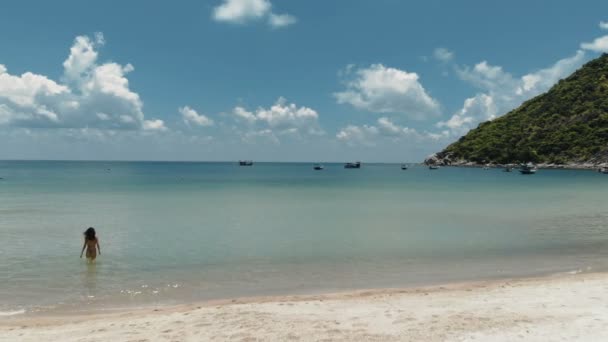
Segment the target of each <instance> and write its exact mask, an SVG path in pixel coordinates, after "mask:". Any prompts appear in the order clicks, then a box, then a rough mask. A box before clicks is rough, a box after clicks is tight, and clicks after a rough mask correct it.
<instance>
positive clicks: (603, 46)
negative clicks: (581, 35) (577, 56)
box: [581, 21, 608, 52]
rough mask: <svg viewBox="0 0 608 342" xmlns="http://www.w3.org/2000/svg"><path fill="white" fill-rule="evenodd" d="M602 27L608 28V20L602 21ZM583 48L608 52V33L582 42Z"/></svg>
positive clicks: (603, 28)
mask: <svg viewBox="0 0 608 342" xmlns="http://www.w3.org/2000/svg"><path fill="white" fill-rule="evenodd" d="M599 26H600V29H602V30H608V22H605V21H600V25H599ZM581 49H584V50H590V51H594V52H608V35H606V36H602V37H598V38H595V39H594V40H593V41H592V42H587V43H582V44H581Z"/></svg>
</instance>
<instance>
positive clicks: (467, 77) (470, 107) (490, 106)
mask: <svg viewBox="0 0 608 342" xmlns="http://www.w3.org/2000/svg"><path fill="white" fill-rule="evenodd" d="M584 58H585V53H584V52H583V51H582V50H579V51H577V52H576V54H574V55H573V56H571V57H567V58H564V59H561V60H559V61H557V62H556V63H555V64H553V65H552V66H550V67H548V68H545V69H540V70H538V71H535V72H532V73H529V74H526V75H523V76H521V77H519V78H517V77H514V76H513V75H511V74H510V73H508V72H505V71H504V70H503V68H502V67H500V66H493V65H490V64H488V62H486V61H482V62H480V63H478V64H477V65H475V66H474V67H473V68H470V67H465V68H461V69H457V74H458V75H459V76H460V78H461V79H462V80H464V81H467V82H469V83H471V84H473V85H474V86H476V87H477V88H479V89H480V90H482V91H483V92H481V93H478V94H477V95H475V96H474V97H470V98H467V99H466V100H465V101H464V105H463V107H462V108H461V109H460V110H458V111H457V112H456V113H454V115H453V116H452V117H451V118H450V119H448V120H446V121H441V122H438V123H437V124H436V126H437V127H439V128H445V129H449V131H450V133H451V134H452V135H453V136H460V135H463V134H465V133H466V132H468V131H469V130H470V129H471V128H474V127H476V126H477V125H478V124H479V123H480V122H483V121H487V120H492V119H494V118H496V117H498V116H500V115H503V114H505V113H506V112H508V111H510V110H512V109H514V108H516V107H517V106H519V105H520V104H521V103H522V102H523V101H525V100H527V99H529V98H532V97H534V96H536V95H539V94H541V93H543V92H545V91H547V90H549V88H551V87H552V86H553V85H554V84H555V83H557V81H559V80H560V79H562V78H564V77H566V76H568V75H570V74H571V73H572V72H574V71H575V70H576V69H577V68H578V67H580V66H581V65H582V63H583V61H584Z"/></svg>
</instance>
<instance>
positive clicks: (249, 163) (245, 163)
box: [239, 160, 253, 166]
mask: <svg viewBox="0 0 608 342" xmlns="http://www.w3.org/2000/svg"><path fill="white" fill-rule="evenodd" d="M239 165H240V166H252V165H253V161H252V160H239Z"/></svg>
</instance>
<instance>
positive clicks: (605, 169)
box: [597, 166, 608, 174]
mask: <svg viewBox="0 0 608 342" xmlns="http://www.w3.org/2000/svg"><path fill="white" fill-rule="evenodd" d="M597 172H599V173H603V174H608V166H602V167H600V168H599V169H598V170H597Z"/></svg>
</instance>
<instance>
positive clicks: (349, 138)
mask: <svg viewBox="0 0 608 342" xmlns="http://www.w3.org/2000/svg"><path fill="white" fill-rule="evenodd" d="M420 137H421V135H420V134H419V133H418V132H417V131H416V130H415V129H412V128H409V127H404V126H399V125H397V124H395V123H394V122H393V121H391V120H390V119H389V118H386V117H381V118H379V119H378V120H377V122H376V125H361V126H356V125H348V126H346V127H344V128H342V129H340V130H339V131H338V133H337V134H336V138H337V139H338V140H339V141H342V142H344V143H346V144H348V145H352V146H354V145H367V146H373V145H375V144H376V143H377V142H378V141H379V140H380V139H383V138H384V139H387V138H388V139H392V140H399V139H404V138H420Z"/></svg>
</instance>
